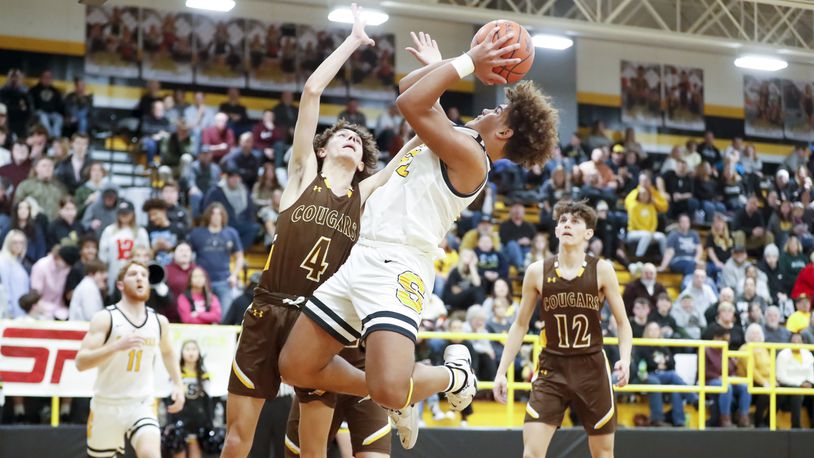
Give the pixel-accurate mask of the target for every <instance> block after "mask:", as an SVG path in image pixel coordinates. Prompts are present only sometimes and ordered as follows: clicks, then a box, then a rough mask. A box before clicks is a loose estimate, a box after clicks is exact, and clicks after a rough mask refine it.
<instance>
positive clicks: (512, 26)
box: [470, 19, 534, 84]
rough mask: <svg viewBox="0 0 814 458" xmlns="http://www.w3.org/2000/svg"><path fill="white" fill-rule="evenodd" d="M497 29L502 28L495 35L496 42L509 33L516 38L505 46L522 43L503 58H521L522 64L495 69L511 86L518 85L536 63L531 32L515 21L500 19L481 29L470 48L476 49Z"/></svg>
mask: <svg viewBox="0 0 814 458" xmlns="http://www.w3.org/2000/svg"><path fill="white" fill-rule="evenodd" d="M495 27H500V30H499V31H498V32H497V33H496V34H495V38H494V39H495V40H497V39H498V38H500V37H502V36H505V35H506V34H507V33H509V32H514V38H513V39H511V40H509V41H508V42H506V44H505V45H504V46H509V45H513V44H515V43H520V48H518V49H516V50H514V51H512V52H508V53H506V54H504V55H503V56H501V57H503V58H505V59H511V58H520V59H521V60H520V62H518V63H516V64H513V65H504V66H502V67H495V68H494V71H495V73H497V74H498V75H500V76H502V77H504V78H506V81H508V82H509V83H510V84H511V83H516V82H518V81H520V80H521V79H523V77H524V76H526V73H528V71H529V69H531V65H532V64H533V63H534V44H533V43H532V42H531V35H529V31H528V30H526V28H525V27H523V26H522V25H520V24H518V23H516V22H514V21H507V20H503V19H499V20H497V21H492V22H489V23H488V24H486V25H484V26H483V27H481V28H480V30H478V33H476V34H475V36H474V37H473V38H472V45H471V46H470V47H473V48H474V47H475V46H477V45H478V44H479V43H480V42H482V41H483V40H484V39H485V38H486V35H488V34H489V31H490V30H492V29H494V28H495Z"/></svg>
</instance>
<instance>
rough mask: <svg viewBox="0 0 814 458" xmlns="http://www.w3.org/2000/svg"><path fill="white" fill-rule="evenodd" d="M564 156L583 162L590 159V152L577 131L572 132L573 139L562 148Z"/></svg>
mask: <svg viewBox="0 0 814 458" xmlns="http://www.w3.org/2000/svg"><path fill="white" fill-rule="evenodd" d="M562 154H563V156H564V157H567V158H569V159H571V160H572V161H573V162H576V163H581V162H583V161H585V160H586V159H588V152H587V151H586V150H585V147H584V146H583V145H582V139H581V138H580V137H579V134H578V133H577V132H574V133H573V134H571V140H570V141H569V142H568V144H567V145H565V148H563V150H562Z"/></svg>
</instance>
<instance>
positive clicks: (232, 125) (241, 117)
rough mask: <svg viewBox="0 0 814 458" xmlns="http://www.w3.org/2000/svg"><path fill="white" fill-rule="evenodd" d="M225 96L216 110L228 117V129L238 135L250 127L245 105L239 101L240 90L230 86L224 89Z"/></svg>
mask: <svg viewBox="0 0 814 458" xmlns="http://www.w3.org/2000/svg"><path fill="white" fill-rule="evenodd" d="M226 97H227V98H228V100H227V101H226V102H223V103H221V104H220V107H218V111H220V112H221V113H224V114H226V115H227V116H228V117H229V129H230V130H231V131H232V133H233V134H234V136H235V137H238V136H240V135H241V134H242V133H243V132H245V131H246V130H248V129H249V128H250V127H249V126H248V125H247V124H248V122H249V113H248V111H247V110H246V106H245V105H243V104H242V103H240V90H239V89H238V88H236V87H230V88H229V89H228V90H227V91H226ZM215 118H216V119H215V123H217V115H215ZM233 146H234V145H233ZM217 160H220V157H218V158H217Z"/></svg>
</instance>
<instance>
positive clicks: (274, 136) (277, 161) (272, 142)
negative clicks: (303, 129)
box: [252, 110, 287, 168]
mask: <svg viewBox="0 0 814 458" xmlns="http://www.w3.org/2000/svg"><path fill="white" fill-rule="evenodd" d="M286 135H287V132H286V128H285V127H284V126H282V125H280V126H278V125H277V124H275V123H274V111H272V110H263V119H261V120H260V121H259V122H258V123H257V124H255V125H254V127H253V128H252V139H254V146H255V147H256V148H257V149H259V150H260V151H261V152H262V153H263V161H264V162H269V161H271V162H272V164H273V165H274V166H275V168H277V167H283V164H284V162H283V157H282V156H284V153H285V148H279V149H280V154H279V156H281V157H279V158H278V157H277V156H278V154H277V148H276V145H277V143H279V142H285V138H286Z"/></svg>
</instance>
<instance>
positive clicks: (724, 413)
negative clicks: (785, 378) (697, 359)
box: [705, 327, 752, 428]
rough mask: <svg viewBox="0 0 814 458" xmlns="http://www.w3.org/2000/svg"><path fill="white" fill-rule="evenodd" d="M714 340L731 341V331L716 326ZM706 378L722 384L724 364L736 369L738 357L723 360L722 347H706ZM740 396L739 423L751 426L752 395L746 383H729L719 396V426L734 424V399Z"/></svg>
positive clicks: (717, 384) (731, 369)
mask: <svg viewBox="0 0 814 458" xmlns="http://www.w3.org/2000/svg"><path fill="white" fill-rule="evenodd" d="M711 337H712V340H718V341H726V342H728V341H729V331H728V330H727V329H725V328H723V327H716V328H715V330H714V332H713V333H712V335H711ZM705 358H706V380H707V384H708V385H712V386H721V385H722V380H721V373H722V370H723V365H724V364H728V365H729V373H730V374H734V373H735V371H736V368H735V365H736V358H729V360H728V361H726V362H724V361H723V351H722V350H721V349H720V348H707V349H706V354H705ZM735 397H737V398H738V406H737V417H736V418H737V423H738V426H749V424H750V423H749V406H750V405H751V403H752V396H751V395H750V394H749V391H748V387H747V386H746V385H735V384H731V383H730V384H729V387H728V388H727V390H726V392H725V393H722V394H721V395H719V396H718V412H719V418H720V421H719V423H720V424H719V426H721V427H722V428H728V427H731V426H732V401H733V400H734V398H735Z"/></svg>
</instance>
